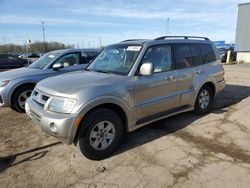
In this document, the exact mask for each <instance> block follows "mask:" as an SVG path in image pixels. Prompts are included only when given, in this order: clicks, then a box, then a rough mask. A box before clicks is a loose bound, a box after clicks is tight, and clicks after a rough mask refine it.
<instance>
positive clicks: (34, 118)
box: [30, 110, 41, 125]
mask: <svg viewBox="0 0 250 188" xmlns="http://www.w3.org/2000/svg"><path fill="white" fill-rule="evenodd" d="M30 116H31V118H32V119H33V120H34V121H35V122H36V123H37V124H38V125H40V123H41V116H39V115H38V114H36V113H35V112H33V111H32V110H30Z"/></svg>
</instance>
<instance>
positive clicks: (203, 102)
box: [194, 86, 213, 115]
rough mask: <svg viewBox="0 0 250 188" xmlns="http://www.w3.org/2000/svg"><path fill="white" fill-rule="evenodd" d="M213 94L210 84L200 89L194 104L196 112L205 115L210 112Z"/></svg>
mask: <svg viewBox="0 0 250 188" xmlns="http://www.w3.org/2000/svg"><path fill="white" fill-rule="evenodd" d="M212 100H213V96H212V91H211V88H210V87H209V86H204V87H202V88H201V89H200V91H199V93H198V95H197V98H196V101H195V106H194V113H195V114H198V115H203V114H206V113H208V112H209V110H210V108H211V104H212Z"/></svg>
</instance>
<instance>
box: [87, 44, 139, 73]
mask: <svg viewBox="0 0 250 188" xmlns="http://www.w3.org/2000/svg"><path fill="white" fill-rule="evenodd" d="M140 50H141V46H138V45H137V46H135V45H127V44H126V45H124V44H123V45H112V46H108V47H106V48H105V49H104V50H103V51H102V52H101V53H100V54H99V55H98V56H97V57H96V59H95V60H94V61H93V62H92V63H91V64H90V65H89V66H88V68H87V70H90V71H96V72H105V73H112V74H119V75H127V74H128V73H129V71H130V69H131V67H132V66H133V64H134V62H135V60H136V58H137V56H138V54H139V52H140Z"/></svg>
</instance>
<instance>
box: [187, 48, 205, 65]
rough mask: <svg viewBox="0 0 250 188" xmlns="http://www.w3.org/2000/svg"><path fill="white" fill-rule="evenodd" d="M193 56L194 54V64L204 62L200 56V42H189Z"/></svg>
mask: <svg viewBox="0 0 250 188" xmlns="http://www.w3.org/2000/svg"><path fill="white" fill-rule="evenodd" d="M189 47H190V50H191V53H192V56H193V66H199V65H201V64H202V62H201V56H200V46H199V44H189Z"/></svg>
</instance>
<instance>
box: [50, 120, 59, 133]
mask: <svg viewBox="0 0 250 188" xmlns="http://www.w3.org/2000/svg"><path fill="white" fill-rule="evenodd" d="M49 128H50V130H51V131H52V132H54V133H56V132H57V127H56V125H55V123H54V122H52V123H50V125H49Z"/></svg>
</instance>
